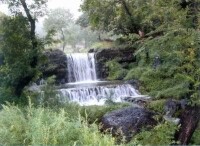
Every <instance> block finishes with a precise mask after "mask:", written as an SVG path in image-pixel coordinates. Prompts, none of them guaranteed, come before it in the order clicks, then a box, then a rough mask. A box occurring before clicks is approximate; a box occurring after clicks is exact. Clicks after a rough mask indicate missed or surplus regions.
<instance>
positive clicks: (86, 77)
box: [58, 53, 138, 105]
mask: <svg viewBox="0 0 200 146" xmlns="http://www.w3.org/2000/svg"><path fill="white" fill-rule="evenodd" d="M67 63H68V81H69V83H68V84H66V86H65V87H62V88H61V89H59V90H58V93H59V94H58V95H59V97H60V100H61V102H66V101H74V102H78V103H79V104H80V105H102V104H104V103H105V101H106V100H108V99H111V100H113V101H115V102H121V101H122V100H121V98H122V97H127V96H128V97H130V96H137V95H138V92H137V91H136V90H135V89H134V88H133V87H132V86H131V85H130V84H125V83H121V82H120V83H119V82H107V81H106V82H105V81H104V82H103V81H98V80H97V75H96V69H95V54H93V53H89V54H87V53H73V54H68V55H67Z"/></svg>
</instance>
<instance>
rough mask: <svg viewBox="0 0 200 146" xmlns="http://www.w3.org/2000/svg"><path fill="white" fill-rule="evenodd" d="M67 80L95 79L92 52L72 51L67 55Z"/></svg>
mask: <svg viewBox="0 0 200 146" xmlns="http://www.w3.org/2000/svg"><path fill="white" fill-rule="evenodd" d="M67 63H68V80H69V82H89V81H95V80H97V75H96V69H95V59H94V53H89V54H87V53H73V54H68V55H67Z"/></svg>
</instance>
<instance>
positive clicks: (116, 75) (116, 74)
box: [106, 60, 128, 80]
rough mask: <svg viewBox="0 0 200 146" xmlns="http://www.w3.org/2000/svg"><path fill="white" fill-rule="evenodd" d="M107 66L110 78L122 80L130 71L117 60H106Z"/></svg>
mask: <svg viewBox="0 0 200 146" xmlns="http://www.w3.org/2000/svg"><path fill="white" fill-rule="evenodd" d="M106 66H107V67H108V68H109V76H108V79H109V80H122V79H123V78H124V77H125V76H126V74H127V73H128V71H127V70H126V69H124V68H122V66H121V65H120V64H119V63H118V62H117V61H116V60H111V61H108V62H106Z"/></svg>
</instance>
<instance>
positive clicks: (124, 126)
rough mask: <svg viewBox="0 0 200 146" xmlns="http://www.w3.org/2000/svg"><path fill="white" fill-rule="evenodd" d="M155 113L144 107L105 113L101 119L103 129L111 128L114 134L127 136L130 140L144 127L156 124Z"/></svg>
mask: <svg viewBox="0 0 200 146" xmlns="http://www.w3.org/2000/svg"><path fill="white" fill-rule="evenodd" d="M153 115H154V113H153V112H151V111H148V110H146V109H144V108H138V107H128V108H124V109H120V110H117V111H113V112H111V113H108V114H106V115H104V116H103V117H102V119H101V123H102V131H108V130H110V131H111V133H112V134H113V135H114V136H119V133H121V136H125V137H126V140H127V141H129V140H130V139H131V138H132V137H133V136H134V135H135V134H137V133H138V132H140V130H141V129H143V128H150V127H152V126H154V125H155V124H156V121H155V120H154V119H153Z"/></svg>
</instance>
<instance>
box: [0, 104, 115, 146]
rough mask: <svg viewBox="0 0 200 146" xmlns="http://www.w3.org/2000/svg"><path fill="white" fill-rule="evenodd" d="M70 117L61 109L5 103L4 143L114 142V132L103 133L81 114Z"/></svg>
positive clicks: (0, 118)
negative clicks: (111, 133)
mask: <svg viewBox="0 0 200 146" xmlns="http://www.w3.org/2000/svg"><path fill="white" fill-rule="evenodd" d="M76 116H77V118H76V119H74V118H70V117H68V112H67V111H66V110H64V109H59V110H58V112H55V111H54V110H52V109H49V108H42V107H40V108H34V107H32V106H31V105H29V106H28V107H25V108H19V107H17V106H13V105H7V106H3V110H1V111H0V144H5V145H11V144H20V145H21V144H25V145H35V144H37V145H38V144H45V145H47V144H66V145H102V146H104V145H114V139H113V138H112V137H111V136H110V135H103V134H101V133H100V132H99V131H98V127H97V125H95V124H91V125H88V124H87V121H85V120H84V119H82V118H81V117H80V116H78V112H77V114H76Z"/></svg>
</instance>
